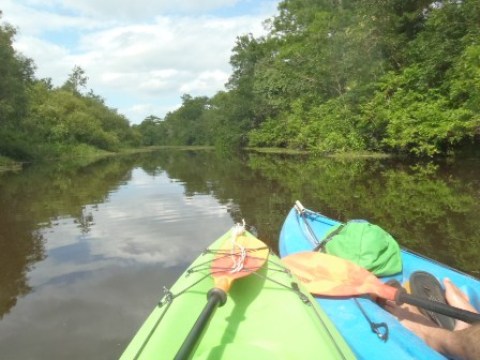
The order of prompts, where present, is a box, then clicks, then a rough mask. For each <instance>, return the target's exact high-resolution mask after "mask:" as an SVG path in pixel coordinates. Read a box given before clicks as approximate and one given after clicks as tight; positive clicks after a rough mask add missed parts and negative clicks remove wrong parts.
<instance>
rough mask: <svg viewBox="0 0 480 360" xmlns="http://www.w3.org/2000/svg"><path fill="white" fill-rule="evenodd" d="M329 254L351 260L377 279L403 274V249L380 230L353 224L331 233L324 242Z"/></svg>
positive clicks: (338, 228) (357, 221)
mask: <svg viewBox="0 0 480 360" xmlns="http://www.w3.org/2000/svg"><path fill="white" fill-rule="evenodd" d="M323 244H324V246H323V247H324V249H325V251H326V252H327V253H328V254H331V255H336V256H338V257H341V258H344V259H347V260H350V261H352V262H354V263H356V264H357V265H360V266H361V267H363V268H365V269H367V270H369V271H371V272H373V273H374V274H375V275H377V276H388V275H393V274H396V273H399V272H400V271H402V256H401V253H400V246H399V245H398V243H397V242H396V241H395V239H394V238H393V237H392V236H391V235H390V234H389V233H388V232H386V231H385V230H383V229H382V228H381V227H380V226H377V225H374V224H370V223H369V222H367V221H363V220H352V221H349V222H347V223H346V224H342V225H339V226H337V227H335V228H334V229H332V230H331V231H330V232H329V233H328V234H327V236H326V238H325V239H324V242H323Z"/></svg>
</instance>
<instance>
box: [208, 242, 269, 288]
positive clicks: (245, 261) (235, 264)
mask: <svg viewBox="0 0 480 360" xmlns="http://www.w3.org/2000/svg"><path fill="white" fill-rule="evenodd" d="M268 255H269V249H268V247H267V246H266V245H265V244H264V243H263V242H262V241H260V240H258V239H257V238H255V237H253V236H248V235H239V236H237V237H236V238H235V241H234V242H232V241H231V240H230V239H227V240H226V241H225V242H224V244H223V245H222V247H221V249H220V250H219V251H218V253H217V254H216V256H215V259H214V260H213V262H212V266H211V273H212V276H213V279H214V282H215V287H216V288H219V289H222V290H223V291H225V292H228V291H229V290H230V287H231V285H232V282H233V280H235V279H238V278H241V277H244V276H247V275H249V274H251V273H252V272H255V271H257V270H258V269H260V268H261V267H262V266H263V264H264V263H265V261H266V260H267V258H268Z"/></svg>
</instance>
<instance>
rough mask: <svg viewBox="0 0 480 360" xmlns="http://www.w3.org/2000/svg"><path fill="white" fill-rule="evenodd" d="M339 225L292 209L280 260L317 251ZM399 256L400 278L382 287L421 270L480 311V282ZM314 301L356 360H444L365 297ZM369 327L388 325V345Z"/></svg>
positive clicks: (426, 260) (407, 254)
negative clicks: (456, 290) (462, 294)
mask: <svg viewBox="0 0 480 360" xmlns="http://www.w3.org/2000/svg"><path fill="white" fill-rule="evenodd" d="M339 224H341V223H340V222H338V221H335V220H332V219H330V218H328V217H326V216H324V215H322V214H320V213H317V212H313V211H310V210H307V209H305V211H303V212H302V216H300V214H299V212H298V211H297V210H296V209H295V207H294V208H292V209H291V211H290V212H289V214H288V216H287V218H286V219H285V222H284V224H283V227H282V230H281V232H280V240H279V250H280V256H281V257H285V256H287V255H290V254H294V253H298V252H304V251H312V250H313V249H314V248H315V247H316V246H317V245H318V243H317V242H316V240H322V239H323V238H325V236H326V234H327V233H328V232H329V231H330V230H331V229H332V228H333V227H335V226H337V225H339ZM312 232H313V234H312ZM401 255H402V261H403V270H402V272H401V273H399V274H397V275H394V276H389V277H384V278H382V279H381V280H382V281H388V280H390V279H395V280H397V281H399V282H400V283H405V282H406V281H408V279H409V278H410V275H411V274H412V273H413V272H415V271H422V270H423V271H427V272H429V273H430V274H432V275H434V276H435V277H436V278H437V279H438V280H439V281H440V282H442V280H443V279H444V278H446V277H448V278H450V279H451V280H452V282H453V283H454V284H455V285H457V286H458V287H459V288H460V289H461V290H462V291H463V292H465V293H466V294H467V295H468V296H469V298H470V302H471V303H472V304H473V306H474V307H475V308H476V309H477V310H480V281H479V280H478V279H476V278H474V277H472V276H470V275H468V274H465V273H462V272H460V271H458V270H455V269H453V268H451V267H449V266H447V265H444V264H441V263H439V262H437V261H435V260H432V259H429V258H427V257H425V256H422V255H419V254H417V253H415V252H412V251H410V250H407V249H403V248H402V249H401ZM316 300H317V302H318V303H319V304H320V306H321V308H322V309H323V310H324V311H325V312H326V313H327V315H328V316H329V317H330V319H331V320H332V322H333V323H334V324H335V325H336V327H337V329H338V330H339V332H340V333H341V334H342V335H343V336H344V338H345V340H346V341H347V343H348V344H349V345H350V347H351V349H352V350H353V352H354V353H355V355H356V356H357V357H358V358H359V359H384V358H385V357H389V356H393V357H394V358H395V359H445V357H444V356H443V355H442V354H440V353H438V352H436V351H435V350H433V349H432V348H430V347H429V346H428V345H427V344H426V343H424V342H423V340H421V339H420V338H419V337H417V336H416V335H415V334H414V333H412V332H411V331H409V330H407V329H406V328H405V327H404V326H403V325H402V324H400V322H399V321H398V320H397V319H396V318H395V317H394V316H392V315H391V314H390V313H388V312H387V311H385V310H384V309H383V308H382V307H380V306H379V305H378V304H377V303H375V302H374V301H373V300H372V299H370V298H369V297H368V296H362V297H347V298H332V297H316ZM359 304H360V305H359ZM367 318H368V319H367ZM369 321H371V322H373V323H377V324H380V323H384V324H386V326H387V327H388V332H389V336H388V339H387V340H386V341H384V340H382V339H380V338H379V336H378V334H376V333H374V332H373V331H372V329H371V327H370V323H369Z"/></svg>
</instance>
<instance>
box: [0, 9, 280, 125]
mask: <svg viewBox="0 0 480 360" xmlns="http://www.w3.org/2000/svg"><path fill="white" fill-rule="evenodd" d="M278 3H279V0H177V1H172V0H134V1H131V0H2V2H1V3H0V10H1V11H2V12H3V16H2V19H1V20H0V21H2V22H7V23H10V24H11V25H13V26H15V27H17V29H18V33H17V36H16V38H15V42H14V47H15V49H16V50H17V51H18V52H20V53H22V54H23V55H25V56H27V57H29V58H31V59H33V61H34V62H35V65H36V67H37V69H36V72H35V74H36V77H37V78H51V79H52V82H53V84H54V85H55V86H60V85H62V84H63V83H64V82H65V80H66V79H67V77H68V75H69V74H70V73H71V71H72V69H73V67H74V66H75V65H77V66H80V67H81V68H82V69H84V70H85V72H86V75H87V76H88V78H89V80H88V83H87V90H90V89H92V90H93V92H94V93H95V94H97V95H100V96H101V97H102V98H104V99H105V102H106V105H107V106H109V107H111V108H115V109H117V110H118V112H119V113H121V114H124V115H125V116H126V117H127V118H128V119H129V120H130V122H131V123H132V124H135V123H137V124H138V123H140V122H141V121H142V120H143V119H145V117H147V116H149V115H155V116H158V117H160V118H163V117H164V116H165V114H166V113H167V112H169V111H173V110H175V109H176V108H178V107H179V106H180V105H181V98H180V97H181V96H182V95H183V94H190V95H192V96H212V95H214V94H215V93H216V92H218V91H220V90H223V89H224V85H225V83H226V82H227V81H228V78H229V76H230V74H231V66H230V64H229V58H230V55H231V50H232V48H233V47H234V45H235V39H236V38H237V36H240V35H243V34H248V33H252V34H253V35H254V36H261V35H264V34H265V33H266V30H265V28H264V26H263V22H264V21H265V20H266V19H268V18H271V17H272V16H274V15H275V14H276V13H277V5H278Z"/></svg>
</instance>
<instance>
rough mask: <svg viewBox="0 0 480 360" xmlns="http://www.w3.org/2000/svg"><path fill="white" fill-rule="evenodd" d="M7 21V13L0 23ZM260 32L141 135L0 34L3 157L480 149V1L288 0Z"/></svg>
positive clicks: (76, 72) (82, 87)
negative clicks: (163, 150)
mask: <svg viewBox="0 0 480 360" xmlns="http://www.w3.org/2000/svg"><path fill="white" fill-rule="evenodd" d="M0 15H1V13H0ZM265 26H266V29H267V34H266V35H265V36H262V37H257V38H256V37H254V36H252V35H251V34H244V35H241V36H239V37H238V38H237V40H236V43H235V44H232V45H233V49H232V54H231V58H230V64H231V66H232V73H231V76H230V79H229V81H228V83H227V84H226V88H225V89H224V90H222V91H219V92H218V93H216V94H215V95H214V96H212V97H207V96H199V97H192V96H191V95H188V94H185V95H184V96H182V105H181V106H180V107H179V108H178V109H177V110H175V111H172V112H170V113H168V114H167V115H165V117H164V118H160V117H158V116H156V115H151V116H149V117H147V118H146V119H145V120H144V121H143V122H142V123H141V124H139V125H130V123H129V121H128V119H126V118H125V117H124V116H123V115H121V114H119V113H118V112H117V111H116V110H115V109H111V108H109V107H108V106H106V105H105V101H104V100H103V99H102V98H101V97H100V96H98V95H96V94H94V92H93V91H92V90H90V91H89V92H87V91H86V85H87V82H88V77H87V75H86V74H85V72H84V70H83V69H82V68H81V67H79V66H76V65H74V64H72V65H73V66H72V72H71V74H69V75H68V77H67V79H66V81H65V83H64V84H63V85H62V86H60V87H54V86H53V85H52V83H51V80H50V79H37V78H35V64H34V63H33V61H32V60H31V59H28V58H26V57H24V56H23V55H22V54H19V53H18V52H16V51H15V50H14V48H13V46H12V44H13V41H14V37H15V33H16V30H15V28H14V27H12V26H11V25H8V24H1V25H0V156H1V155H3V156H8V157H11V158H14V159H36V158H45V157H55V156H58V155H61V154H63V153H65V152H69V153H73V154H75V153H84V152H88V151H90V150H98V149H101V150H106V151H117V150H119V149H121V148H124V147H137V146H152V145H212V146H216V147H219V148H241V147H246V146H251V147H281V148H291V149H301V150H309V151H312V152H318V153H324V152H342V151H365V150H367V151H381V152H387V153H397V154H407V155H412V156H428V157H432V156H437V155H440V156H444V155H449V154H452V153H455V152H457V151H459V150H464V149H472V148H478V145H479V144H480V43H479V41H478V40H479V39H480V2H479V1H477V0H463V1H462V0H452V1H428V0H421V1H418V0H381V1H380V0H283V1H281V2H280V3H279V5H278V13H277V15H276V16H275V17H273V18H271V19H268V20H266V21H265Z"/></svg>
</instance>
